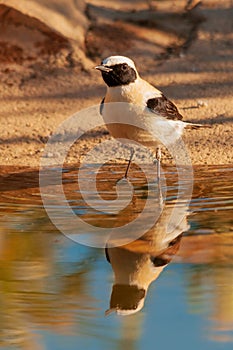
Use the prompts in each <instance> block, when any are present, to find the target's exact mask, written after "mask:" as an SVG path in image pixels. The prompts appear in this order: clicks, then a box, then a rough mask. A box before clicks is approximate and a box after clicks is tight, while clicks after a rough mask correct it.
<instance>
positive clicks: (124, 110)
mask: <svg viewBox="0 0 233 350" xmlns="http://www.w3.org/2000/svg"><path fill="white" fill-rule="evenodd" d="M95 69H97V70H100V71H101V73H102V77H103V80H104V82H105V83H106V85H107V92H106V95H105V97H104V98H103V100H102V102H101V105H100V113H101V115H102V116H103V119H104V121H105V123H106V125H107V128H108V130H109V132H110V134H111V135H112V136H113V137H114V138H117V139H129V140H132V141H136V142H137V143H140V144H142V145H144V146H146V147H147V146H155V147H156V159H157V167H158V168H157V176H158V179H159V177H160V160H161V149H160V147H161V139H162V140H165V141H166V144H170V145H172V144H173V143H174V142H176V141H177V140H178V139H179V138H180V137H181V136H182V133H183V130H184V129H185V128H191V129H197V128H199V127H203V126H204V127H206V125H200V124H193V123H188V122H184V121H183V120H182V119H183V117H182V115H181V114H180V113H179V111H178V109H177V107H176V106H175V104H174V103H173V102H171V101H170V100H169V99H168V98H167V97H166V96H165V95H164V94H163V93H162V92H161V91H160V90H158V89H157V88H155V87H154V86H152V85H151V84H149V83H148V82H147V81H145V80H143V79H142V78H141V77H140V76H139V74H138V72H137V69H136V67H135V64H134V62H133V61H132V60H131V59H130V58H128V57H124V56H110V57H107V58H105V59H104V60H103V61H102V62H101V64H100V65H98V66H96V67H95ZM112 102H123V104H113V103H112ZM115 105H116V106H115ZM132 105H133V106H135V107H136V108H135V109H134V108H132ZM122 115H124V118H125V121H127V122H128V124H122V123H120V121H119V123H118V122H117V121H118V120H122V119H120V118H122ZM135 122H136V123H137V124H139V127H138V126H135V125H134V123H135ZM169 126H170V127H169ZM147 130H151V133H150V132H148V131H147ZM155 135H159V137H156V136H155ZM158 138H159V140H158ZM133 154H134V151H133V150H132V151H131V157H130V160H129V163H128V166H127V169H126V173H125V177H127V173H128V170H129V166H130V163H131V160H132V158H133Z"/></svg>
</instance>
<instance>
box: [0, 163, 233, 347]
mask: <svg viewBox="0 0 233 350" xmlns="http://www.w3.org/2000/svg"><path fill="white" fill-rule="evenodd" d="M89 170H90V173H91V172H95V167H91V166H90V169H89ZM164 171H165V175H166V178H167V179H168V181H167V189H166V190H167V193H166V198H167V199H166V202H167V204H169V201H171V200H172V199H174V198H175V196H176V192H177V186H178V185H177V177H176V175H175V172H174V169H172V168H167V169H165V170H164ZM76 174H77V171H76V169H68V170H66V171H64V188H65V193H66V196H67V199H68V201H69V203H70V205H71V207H73V210H74V212H75V213H76V214H77V215H81V216H82V218H84V219H85V220H87V221H88V222H92V223H95V224H96V223H99V224H100V223H101V224H103V223H104V225H105V227H109V228H110V229H111V227H114V225H121V224H122V223H124V224H125V223H126V222H127V220H129V218H131V219H132V217H134V215H136V214H137V213H136V211H137V210H138V206H136V207H135V206H133V205H132V206H131V207H128V209H127V210H128V211H126V212H125V213H124V215H123V217H121V218H120V217H119V216H118V217H116V215H115V214H112V215H109V214H108V215H107V214H106V213H100V212H99V213H96V212H95V211H93V210H92V209H91V208H90V207H88V206H87V205H85V203H84V202H83V200H82V196H81V195H80V193H79V189H78V187H77V184H76ZM121 174H122V167H121V166H120V167H117V166H115V168H114V171H113V170H112V171H110V170H109V167H106V168H104V169H102V173H100V174H99V180H98V181H99V182H98V186H97V187H98V189H99V191H100V192H101V195H102V196H103V198H104V199H106V200H107V199H114V196H115V184H116V181H117V179H118V178H119V177H120V176H121ZM232 175H233V169H229V168H224V167H219V168H214V167H211V168H207V167H206V168H197V169H195V183H194V190H193V197H192V200H191V203H190V207H189V211H188V215H187V220H188V224H189V225H190V228H189V229H188V231H187V232H186V233H185V234H184V237H183V238H182V241H181V246H180V249H179V252H178V253H177V255H176V256H175V257H174V259H173V262H172V263H170V264H169V265H168V266H167V267H166V268H165V269H164V271H163V272H162V273H161V274H160V276H159V278H158V279H157V280H156V281H155V282H153V283H152V284H151V286H150V288H149V289H148V295H147V298H146V300H145V306H144V308H143V309H142V310H141V311H140V312H138V313H136V314H134V315H132V316H128V317H121V316H117V315H116V314H114V313H113V314H111V315H110V316H108V317H106V316H105V315H104V312H105V310H106V309H108V307H109V300H110V295H111V290H112V284H113V272H112V269H111V265H110V264H109V263H108V262H107V260H106V257H105V253H104V249H98V248H92V247H88V246H85V245H81V244H77V243H75V242H73V241H72V240H70V239H68V238H67V237H65V236H64V235H62V234H61V233H60V232H59V231H58V230H57V229H56V227H54V225H53V224H52V223H51V221H50V220H49V218H48V216H47V214H46V212H45V210H44V209H43V206H42V202H41V199H40V195H39V190H38V174H37V173H36V172H35V171H33V170H30V171H29V170H28V169H10V168H8V169H5V171H4V172H2V175H1V195H0V206H1V212H0V233H1V235H0V240H1V246H0V307H1V315H0V349H32V348H33V349H49V350H50V349H55V350H64V349H66V350H67V349H68V350H73V349H80V350H81V349H82V350H83V349H84V348H86V349H88V350H89V349H91V350H92V349H102V350H103V349H124V348H127V349H133V350H134V349H135V350H138V349H140V350H141V349H146V350H150V349H151V350H152V349H154V348H158V349H162V348H163V349H168V348H180V349H187V348H189V349H190V350H192V349H193V350H194V349H195V350H196V349H211V350H215V349H226V350H227V349H232V343H233V283H232V281H233V248H232V247H233V216H232V209H233V200H232V193H233V191H232V190H233V185H232ZM130 176H131V178H132V179H133V182H134V186H135V191H136V203H137V204H138V205H139V207H140V208H141V207H143V203H144V201H145V200H146V199H147V196H146V190H147V187H146V184H145V181H144V178H143V176H142V175H141V173H140V171H139V169H134V172H133V171H132V172H131V174H130ZM87 181H88V176H87ZM90 195H91V194H90ZM147 200H148V199H147ZM149 200H150V198H149ZM61 206H62V203H61ZM134 208H136V209H134ZM58 209H59V208H58ZM134 210H135V212H134ZM61 213H62V211H60V215H61V217H62V215H63V219H65V215H66V213H65V212H63V214H61ZM127 213H128V214H127Z"/></svg>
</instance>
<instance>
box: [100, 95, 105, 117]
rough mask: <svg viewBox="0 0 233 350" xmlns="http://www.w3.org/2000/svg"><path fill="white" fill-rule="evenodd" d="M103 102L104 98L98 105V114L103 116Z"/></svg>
mask: <svg viewBox="0 0 233 350" xmlns="http://www.w3.org/2000/svg"><path fill="white" fill-rule="evenodd" d="M104 100H105V97H104V98H103V100H102V101H101V103H100V114H101V115H102V114H103V109H104Z"/></svg>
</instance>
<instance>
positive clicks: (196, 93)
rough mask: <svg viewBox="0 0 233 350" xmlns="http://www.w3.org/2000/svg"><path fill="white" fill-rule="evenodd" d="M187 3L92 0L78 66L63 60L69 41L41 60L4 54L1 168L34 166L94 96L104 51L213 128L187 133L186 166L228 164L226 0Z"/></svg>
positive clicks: (93, 137)
mask: <svg viewBox="0 0 233 350" xmlns="http://www.w3.org/2000/svg"><path fill="white" fill-rule="evenodd" d="M186 3H187V1H182V0H181V1H178V2H174V1H164V2H159V1H158V2H157V1H150V2H144V1H136V2H135V1H124V2H123V1H116V2H109V1H100V0H96V1H95V0H92V1H90V2H89V4H88V6H87V9H86V11H85V13H86V15H87V16H88V18H87V21H89V22H88V23H89V29H88V30H87V31H86V33H85V43H84V44H85V46H84V48H83V62H82V59H80V60H76V59H75V58H74V59H73V60H70V59H71V58H72V55H71V56H69V50H73V49H71V47H73V46H69V45H70V38H68V39H67V38H65V39H64V42H62V45H61V47H58V48H57V50H58V51H56V52H54V51H52V52H48V53H47V54H48V55H47V56H46V57H47V58H46V59H47V61H42V64H41V63H40V64H38V62H36V63H35V62H34V63H33V64H31V65H30V64H28V58H27V62H26V63H25V60H24V57H21V59H18V60H17V58H18V57H19V56H20V52H18V53H17V50H16V48H15V50H13V49H14V48H11V49H12V50H13V51H9V50H8V53H7V54H8V55H9V58H11V59H9V60H8V61H6V60H5V61H4V60H2V61H1V62H0V77H1V83H0V94H1V111H0V117H1V129H0V130H1V133H0V164H1V165H15V166H33V167H37V166H38V165H39V160H40V157H41V154H42V153H43V150H44V147H45V144H46V142H47V140H48V137H49V136H50V135H51V134H52V133H53V132H54V131H55V130H56V128H57V127H58V125H59V124H60V123H61V122H62V121H63V120H65V119H66V118H67V117H69V116H70V115H72V114H73V113H75V112H77V111H79V110H81V109H83V108H85V107H88V106H92V105H95V104H97V103H99V102H100V101H101V99H102V97H103V95H104V91H105V87H104V85H103V83H102V80H101V77H100V75H99V74H98V72H96V71H94V70H92V68H91V67H92V65H93V66H94V64H95V63H98V62H100V60H101V58H103V57H106V56H108V55H111V54H123V55H126V56H129V57H131V58H132V59H134V61H135V62H136V64H137V67H138V70H139V72H140V73H141V75H142V76H143V77H144V78H145V79H147V80H148V81H150V82H151V83H152V84H155V85H156V86H157V87H158V88H160V89H161V90H162V91H163V92H164V93H165V94H166V95H167V96H168V97H169V98H170V99H172V100H173V101H174V102H175V103H176V104H177V106H178V107H179V109H180V112H181V113H182V114H183V116H184V119H185V120H189V121H195V122H200V123H205V124H211V125H212V128H210V129H203V130H192V131H187V133H186V134H185V135H184V141H185V143H186V144H187V147H188V149H189V150H190V154H191V158H192V162H193V164H210V165H213V164H232V163H233V147H232V146H233V138H232V132H233V115H232V110H233V99H232V81H233V62H232V57H233V46H232V42H233V28H232V27H233V25H232V18H233V2H232V1H231V0H225V1H217V0H209V1H203V3H202V4H199V5H197V6H196V7H195V6H194V8H193V9H191V10H190V9H188V10H187V8H186V9H185V4H186ZM190 3H192V2H190ZM193 5H194V2H193ZM148 6H149V7H148ZM191 7H192V6H191ZM1 25H3V24H2V23H1ZM8 29H9V28H8ZM18 30H20V26H19V27H18ZM72 40H73V39H72ZM59 43H60V42H59ZM72 43H73V42H72ZM72 45H73V44H72ZM58 46H59V45H58ZM60 49H61V50H60ZM70 52H71V51H70ZM72 52H73V51H72ZM12 55H13V57H16V58H15V59H14V60H12ZM3 56H4V52H3ZM1 57H2V55H1V52H0V59H1ZM4 57H6V52H5V56H4ZM80 57H81V56H80ZM84 57H85V59H84ZM43 62H47V63H43ZM109 138H110V136H109V135H108V133H107V132H106V130H105V127H104V126H103V127H101V128H99V129H98V130H97V131H95V132H93V133H91V134H89V135H87V136H86V137H84V138H83V139H82V140H81V141H80V142H79V143H78V144H77V146H76V148H74V149H72V151H71V152H70V156H69V158H68V159H67V162H68V163H76V162H77V160H79V159H80V156H81V155H82V154H84V153H85V152H86V151H87V150H88V149H91V147H92V146H93V145H94V144H96V143H99V142H101V141H102V140H105V139H109ZM167 162H168V160H167Z"/></svg>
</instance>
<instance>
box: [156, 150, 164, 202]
mask: <svg viewBox="0 0 233 350" xmlns="http://www.w3.org/2000/svg"><path fill="white" fill-rule="evenodd" d="M155 157H156V163H157V183H158V201H159V206H160V207H162V206H163V195H162V188H161V181H160V177H161V158H162V153H161V148H160V146H158V147H157V148H156V153H155Z"/></svg>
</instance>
